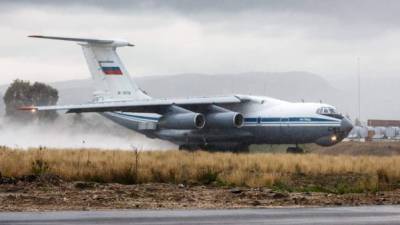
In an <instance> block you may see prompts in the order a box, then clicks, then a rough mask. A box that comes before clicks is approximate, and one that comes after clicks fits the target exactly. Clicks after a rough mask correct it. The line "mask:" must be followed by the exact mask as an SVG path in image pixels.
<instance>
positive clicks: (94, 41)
mask: <svg viewBox="0 0 400 225" xmlns="http://www.w3.org/2000/svg"><path fill="white" fill-rule="evenodd" d="M28 37H31V38H43V39H53V40H62V41H75V42H83V43H89V44H106V45H107V44H109V45H117V46H118V47H120V46H134V45H133V44H131V43H129V42H127V41H122V40H113V39H109V40H105V39H92V38H71V37H56V36H43V35H29V36H28Z"/></svg>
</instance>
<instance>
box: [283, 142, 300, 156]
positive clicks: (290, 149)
mask: <svg viewBox="0 0 400 225" xmlns="http://www.w3.org/2000/svg"><path fill="white" fill-rule="evenodd" d="M286 152H287V153H294V154H302V153H304V149H302V148H300V147H299V146H298V145H297V144H296V147H288V148H287V149H286Z"/></svg>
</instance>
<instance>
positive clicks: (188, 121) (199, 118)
mask: <svg viewBox="0 0 400 225" xmlns="http://www.w3.org/2000/svg"><path fill="white" fill-rule="evenodd" d="M205 124H206V119H205V117H204V115H203V114H201V113H195V112H192V111H189V110H186V109H183V108H181V107H178V106H173V107H171V109H170V111H169V112H168V113H166V114H165V115H164V116H163V117H161V119H160V120H159V122H158V126H159V127H161V128H166V129H201V128H203V127H204V126H205Z"/></svg>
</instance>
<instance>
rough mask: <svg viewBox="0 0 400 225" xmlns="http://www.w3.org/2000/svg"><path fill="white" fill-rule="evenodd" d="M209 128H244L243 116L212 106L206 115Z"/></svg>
mask: <svg viewBox="0 0 400 225" xmlns="http://www.w3.org/2000/svg"><path fill="white" fill-rule="evenodd" d="M206 120H207V124H206V127H207V128H239V127H242V126H243V123H244V118H243V115H242V114H240V113H237V112H233V111H230V110H228V109H225V108H222V107H220V106H216V105H211V106H209V107H208V113H207V114H206Z"/></svg>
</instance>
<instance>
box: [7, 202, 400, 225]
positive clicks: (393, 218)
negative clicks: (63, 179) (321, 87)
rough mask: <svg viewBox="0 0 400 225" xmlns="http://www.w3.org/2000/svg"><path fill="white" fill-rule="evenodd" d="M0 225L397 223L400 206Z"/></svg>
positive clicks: (100, 214)
mask: <svg viewBox="0 0 400 225" xmlns="http://www.w3.org/2000/svg"><path fill="white" fill-rule="evenodd" d="M0 224H13V225H22V224H30V225H31V224H35V225H39V224H40V225H47V224H53V225H64V224H68V225H75V224H84V225H88V224H151V225H154V224H168V225H171V224H246V225H247V224H275V225H277V224H279V225H284V224H285V225H286V224H319V225H321V224H352V225H353V224H379V225H385V224H400V206H368V207H336V208H274V209H231V210H197V209H195V210H110V211H61V212H4V213H0Z"/></svg>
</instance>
